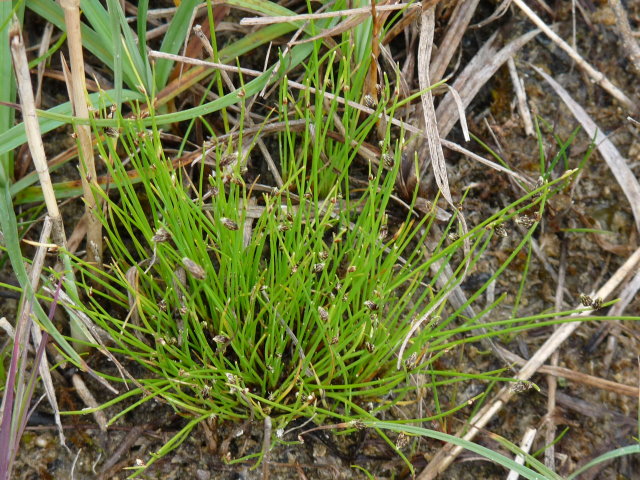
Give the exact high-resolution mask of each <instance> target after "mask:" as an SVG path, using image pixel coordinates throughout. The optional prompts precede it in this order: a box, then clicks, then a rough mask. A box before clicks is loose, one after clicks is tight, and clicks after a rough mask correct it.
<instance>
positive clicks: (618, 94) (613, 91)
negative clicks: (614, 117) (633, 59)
mask: <svg viewBox="0 0 640 480" xmlns="http://www.w3.org/2000/svg"><path fill="white" fill-rule="evenodd" d="M513 3H515V4H516V5H517V6H518V7H519V8H520V10H522V12H523V13H524V14H525V15H526V16H527V17H529V19H530V20H531V21H532V22H533V23H535V24H536V26H537V27H538V28H539V29H540V30H542V31H543V32H544V34H545V35H546V36H547V37H549V39H551V41H552V42H554V43H555V44H556V45H558V46H559V47H560V48H561V49H562V50H564V51H565V52H566V53H567V54H568V55H569V56H570V57H571V59H572V60H573V61H574V62H576V65H578V67H580V68H581V69H582V70H584V71H585V73H586V74H587V75H589V77H591V79H592V80H593V81H594V82H595V83H597V84H598V85H600V86H601V87H602V88H603V89H604V90H606V91H607V92H608V93H609V94H610V95H611V96H613V97H614V98H616V99H617V100H618V101H619V102H620V103H622V104H623V105H624V106H625V107H627V108H628V109H629V110H631V111H632V112H634V111H636V110H637V108H638V106H637V105H636V104H635V102H634V101H633V100H631V99H630V98H629V97H628V96H627V95H626V94H625V93H624V92H623V91H622V90H620V89H619V88H618V87H616V86H615V85H614V84H613V83H611V82H610V81H609V79H608V78H607V77H606V76H605V75H604V74H603V73H602V72H599V71H598V70H596V69H595V68H593V67H592V66H591V65H590V64H589V63H588V62H587V61H586V60H585V59H584V58H582V57H581V56H580V54H578V52H576V51H575V50H574V49H573V48H571V46H570V45H569V44H568V43H567V42H565V41H564V40H563V39H562V38H560V37H559V36H558V35H557V34H556V33H555V32H554V31H553V30H551V28H549V26H548V25H547V24H546V23H545V22H544V21H543V20H542V19H541V18H540V17H538V15H536V14H535V12H534V11H533V10H531V9H530V8H529V7H528V6H527V4H526V3H524V1H523V0H513Z"/></svg>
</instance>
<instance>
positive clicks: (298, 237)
mask: <svg viewBox="0 0 640 480" xmlns="http://www.w3.org/2000/svg"><path fill="white" fill-rule="evenodd" d="M348 63H349V62H345V63H344V65H348ZM348 75H350V72H349V70H348V69H346V68H344V69H341V70H339V71H338V72H336V77H335V80H334V81H333V82H334V83H333V84H334V85H340V82H341V81H342V80H341V79H344V78H346V77H347V76H348ZM319 80H321V79H319ZM285 96H286V95H283V96H282V97H281V98H285ZM288 98H289V100H288V103H289V105H291V104H294V105H297V106H298V107H300V106H301V105H302V106H304V107H305V108H293V109H292V111H293V112H296V113H295V114H296V115H297V117H296V118H295V120H298V119H300V118H302V119H304V120H305V128H304V129H302V132H298V133H296V132H293V131H292V130H291V129H289V128H286V127H285V128H284V130H283V132H282V133H281V134H280V136H279V138H278V142H279V150H278V151H279V152H280V156H281V158H280V160H281V163H282V164H283V165H287V166H288V168H287V170H286V172H287V174H286V176H285V184H284V185H283V186H282V187H281V188H277V189H276V188H270V187H269V188H265V186H263V185H260V184H258V183H256V182H253V183H248V182H247V181H246V180H245V177H244V176H243V174H244V173H245V169H246V162H247V161H248V153H247V152H248V151H249V150H250V147H251V145H252V142H249V144H248V146H247V147H245V148H242V145H243V143H242V141H241V140H238V143H237V144H234V145H222V144H217V145H214V146H213V147H212V148H211V149H210V150H209V152H208V153H207V155H206V158H203V159H202V161H201V162H199V164H198V165H199V166H198V167H197V168H196V169H195V170H194V171H192V172H190V173H188V172H187V170H186V169H183V168H176V167H175V166H174V165H173V163H172V161H171V160H170V159H168V158H166V157H165V155H164V152H163V148H162V144H161V141H160V133H159V131H158V129H157V128H155V127H154V126H152V128H150V129H146V128H145V127H144V126H143V125H142V124H141V123H140V124H138V125H134V124H132V123H125V124H124V129H123V132H122V134H121V136H120V142H119V143H120V145H121V147H122V148H124V149H125V151H126V155H127V157H128V159H129V160H130V164H129V165H130V166H129V167H128V168H129V170H127V168H125V166H124V164H123V163H122V162H114V163H112V164H109V169H110V175H111V178H112V187H111V190H110V192H109V194H107V193H106V192H102V193H101V194H102V196H103V200H104V202H105V205H106V209H105V211H106V214H105V215H104V216H103V217H102V218H101V220H102V222H103V226H104V229H105V232H106V235H107V246H108V252H109V254H110V255H111V263H110V265H109V268H107V271H106V272H105V273H98V272H97V271H95V270H94V269H93V267H92V266H91V265H89V264H87V263H84V262H82V261H81V260H80V259H77V267H78V268H79V272H80V273H81V275H82V276H83V278H84V282H85V283H86V285H92V284H95V283H96V282H97V283H100V284H102V288H100V289H95V290H93V291H92V294H91V295H90V296H88V297H87V304H86V309H87V311H88V313H89V314H90V316H91V318H92V319H93V320H94V321H95V322H96V324H97V325H98V326H99V327H101V328H102V329H104V330H106V331H107V332H108V333H109V334H110V336H111V338H112V339H113V342H115V344H116V347H113V348H112V350H113V351H114V352H115V353H118V354H121V355H124V356H126V357H128V358H129V359H131V360H133V361H135V362H138V363H139V364H140V365H142V366H143V367H144V368H145V369H147V370H148V372H149V375H148V377H146V378H137V379H136V381H135V382H134V383H135V385H132V386H134V387H135V388H134V389H133V390H131V391H129V392H127V393H126V394H125V395H123V396H122V397H121V398H120V400H122V399H124V398H126V397H129V396H131V395H135V394H139V395H141V399H140V400H139V401H138V402H136V404H135V405H136V406H139V405H140V404H142V403H144V402H146V401H149V400H151V399H153V398H158V399H161V400H163V401H166V402H167V403H169V404H171V405H172V406H174V407H175V408H176V409H177V410H179V411H181V412H183V413H189V414H191V416H192V420H191V421H190V422H189V423H188V425H187V426H186V427H185V428H184V429H183V430H182V431H181V432H180V434H178V435H177V436H176V437H174V439H173V440H172V441H171V442H169V443H168V444H167V445H166V446H165V448H163V449H162V450H161V452H159V454H162V453H165V452H166V451H167V450H168V449H169V448H171V447H173V446H175V445H176V444H177V443H178V442H179V441H181V440H182V439H184V438H185V437H186V434H187V433H188V432H189V431H190V430H191V429H192V428H193V427H194V426H195V425H196V424H197V423H198V422H200V421H202V420H204V419H207V418H212V417H213V418H217V419H219V420H221V421H224V420H229V421H237V420H243V419H251V420H260V419H264V418H265V417H271V418H273V419H274V422H275V425H274V426H275V427H276V428H275V429H276V430H278V429H281V428H284V427H285V426H286V425H287V424H288V423H289V422H290V421H291V420H293V419H295V418H299V417H314V418H315V419H316V422H319V423H322V422H327V421H329V420H330V419H333V420H334V421H353V420H354V419H374V418H376V416H378V415H380V414H381V413H382V412H384V411H386V410H388V409H389V408H390V407H392V406H393V405H396V404H398V402H401V401H403V400H407V399H412V398H413V396H414V394H415V391H414V390H415V387H412V386H411V384H410V382H408V379H409V376H410V375H413V374H428V375H430V376H434V375H439V374H441V373H443V372H438V371H437V370H435V369H434V368H433V362H434V360H436V359H437V358H439V357H440V356H441V355H442V354H443V353H444V352H446V351H448V350H449V349H450V348H452V347H453V346H455V345H457V344H460V343H462V342H464V341H465V340H464V339H463V340H460V339H455V338H454V335H455V334H456V333H458V332H461V331H474V330H476V329H477V328H478V321H479V318H480V316H478V318H464V319H463V324H462V325H461V326H458V327H454V326H453V325H452V323H451V321H452V320H453V318H456V317H460V316H461V312H462V310H459V311H457V312H455V314H454V315H451V316H449V317H447V318H445V319H444V320H442V321H440V315H443V316H444V313H443V312H445V307H446V305H447V302H446V299H447V297H448V295H449V293H450V292H451V290H452V289H453V288H455V287H456V286H457V285H458V284H459V283H460V282H461V280H462V276H463V272H464V270H465V266H467V265H469V266H471V267H472V266H473V265H474V263H475V262H476V261H477V259H478V258H479V257H480V256H481V255H482V253H483V252H484V250H485V249H486V248H487V247H488V245H489V244H490V242H491V239H492V237H493V235H494V227H496V226H497V225H499V224H501V223H503V222H506V221H508V220H509V219H510V218H512V217H513V216H516V215H519V214H520V213H522V212H524V211H525V210H526V211H529V210H531V209H533V208H537V209H538V210H539V211H541V209H542V208H543V205H544V202H545V200H546V197H547V196H548V195H549V194H550V193H551V192H552V191H553V189H554V188H556V187H558V184H559V185H560V186H561V185H562V184H563V182H564V181H565V180H566V179H564V178H563V179H559V180H556V181H555V182H552V183H550V184H546V185H543V186H541V187H540V188H539V189H537V190H536V191H534V192H532V193H531V194H529V195H528V196H525V197H524V198H523V199H521V200H520V201H518V202H516V203H515V204H513V205H510V206H509V207H507V208H505V209H503V210H501V211H499V212H497V213H496V214H495V215H494V216H492V217H491V218H488V219H486V220H485V221H484V222H482V223H480V224H479V225H477V226H476V227H475V228H473V229H471V230H470V231H469V233H468V234H467V235H466V237H463V238H459V234H458V233H457V232H454V230H455V217H454V218H452V220H451V222H450V223H449V226H448V227H447V228H446V230H445V232H444V234H443V235H442V236H441V237H436V239H435V242H434V241H431V242H426V240H427V238H428V237H429V236H430V235H432V234H431V229H432V228H431V227H432V225H433V221H434V218H435V217H434V215H433V214H429V215H425V216H423V217H422V218H416V217H414V216H413V215H414V214H413V213H406V214H398V213H397V209H394V208H393V207H392V205H391V202H392V200H391V195H392V192H393V187H394V184H395V182H396V177H397V175H398V168H399V164H400V162H399V161H398V160H399V159H398V158H396V161H395V162H389V161H387V165H388V169H386V170H385V169H384V168H382V167H380V168H378V167H376V166H375V165H374V163H371V162H368V163H367V162H365V163H364V165H363V166H362V164H359V165H358V169H359V170H360V171H362V170H363V168H364V169H365V172H364V175H363V179H366V181H365V182H364V183H363V186H361V187H358V188H354V187H352V186H351V182H350V181H349V175H350V174H351V173H352V172H355V171H356V164H355V158H356V153H354V150H357V146H358V145H359V144H360V143H361V142H362V141H363V140H364V139H365V138H366V137H367V135H368V134H369V133H370V132H371V130H372V129H373V128H375V127H376V124H377V122H376V117H371V118H369V119H365V121H363V122H361V123H360V124H359V127H358V128H357V129H353V131H355V134H354V135H353V137H352V138H351V139H350V140H348V141H345V140H344V139H339V140H335V139H333V138H332V137H331V136H329V135H328V134H327V131H329V130H328V129H327V128H323V129H321V128H318V126H324V123H325V122H327V123H331V122H332V121H334V120H332V119H335V118H336V117H329V118H327V117H325V116H318V115H319V114H318V111H323V107H326V106H325V105H323V104H322V102H321V100H320V101H319V100H317V99H316V102H317V103H316V104H315V108H312V107H311V105H310V104H309V103H305V101H307V102H308V101H309V99H308V97H306V100H305V94H304V93H303V94H302V99H301V100H300V99H297V98H294V97H288ZM318 102H319V103H318ZM331 108H332V107H331V105H329V110H331ZM378 109H379V110H380V111H382V110H385V111H392V110H393V104H389V105H386V104H380V105H379V106H378ZM283 110H286V109H283ZM334 111H337V110H335V109H334ZM309 112H314V113H313V114H309ZM350 116H351V117H354V118H357V116H358V115H357V112H355V111H352V110H351V109H350V107H349V105H345V106H344V107H342V111H341V112H340V116H339V118H342V119H344V121H345V123H346V121H347V119H349V118H350ZM287 121H288V119H287V118H285V124H286V123H287ZM349 121H355V120H349ZM401 141H402V138H400V139H399V140H398V142H397V143H395V145H394V148H393V149H391V148H390V147H389V145H391V144H392V141H391V130H390V129H387V132H386V137H385V140H384V141H383V142H382V143H381V144H382V145H383V151H385V150H386V151H385V153H387V158H388V156H389V155H391V153H390V152H392V151H395V152H399V150H400V147H399V145H400V143H401ZM105 145H106V146H105ZM105 145H103V146H101V147H100V148H101V153H102V155H103V156H104V157H105V158H107V156H108V155H111V157H112V158H114V156H115V155H116V150H115V146H114V145H113V144H112V143H106V144H105ZM245 145H247V144H245ZM351 145H355V146H356V147H355V148H354V147H353V146H351ZM105 148H106V150H105ZM300 152H304V154H303V155H300ZM327 154H329V155H328V157H329V158H330V159H331V161H330V163H329V164H328V165H327V164H326V163H324V162H323V158H327V157H324V156H325V155H327ZM395 156H396V157H398V153H396V154H395ZM131 171H135V172H138V176H137V178H136V181H138V182H139V184H138V185H135V184H134V183H133V182H132V179H131V177H132V176H131V175H130V172H131ZM536 205H537V207H536ZM534 228H535V226H534V225H532V226H531V229H530V230H529V233H528V234H527V236H526V237H525V238H524V239H523V241H522V242H521V243H520V244H519V245H518V247H517V248H516V250H515V251H514V252H513V253H512V255H511V256H509V260H508V261H507V262H506V263H505V265H504V266H503V267H504V268H506V265H507V264H508V262H509V261H510V260H511V259H513V258H514V257H515V255H516V254H517V252H518V251H519V250H520V249H521V248H522V247H523V246H524V245H525V244H526V242H527V240H528V237H529V236H530V235H531V234H532V232H533V230H534ZM449 234H451V235H449ZM464 241H468V242H469V244H470V245H471V248H470V251H469V254H468V255H467V256H464V255H461V251H462V248H461V247H462V245H463V242H464ZM427 243H429V244H435V245H436V246H435V248H432V249H428V248H427V247H426V246H425V245H426V244H427ZM442 261H446V262H449V263H452V264H454V265H456V268H455V269H454V274H453V276H451V277H450V278H448V279H446V280H445V281H444V282H443V281H442V279H441V278H439V277H440V276H441V275H443V271H444V270H443V269H437V268H434V265H439V264H440V263H437V262H442ZM439 280H440V283H439V282H438V281H439ZM437 285H439V287H438V286H437ZM485 287H486V286H485ZM483 288H484V287H483ZM478 294H479V293H478ZM474 298H475V297H474ZM497 303H498V302H496V304H497ZM494 306H495V305H494ZM483 313H486V311H485V312H483ZM513 322H515V320H514V321H513ZM493 334H495V333H493ZM488 335H491V333H487V334H484V336H488ZM482 336H483V335H480V337H482ZM477 338H478V337H476V339H477ZM403 345H404V346H406V348H405V347H403ZM400 355H401V357H399V356H400ZM398 366H399V368H398ZM499 374H500V372H490V373H488V374H480V375H476V376H474V378H476V379H479V380H483V381H486V380H496V379H501V380H504V381H507V380H508V378H501V377H498V375H499ZM463 380H465V378H462V377H458V378H453V379H451V378H449V379H446V380H444V381H442V383H439V382H437V381H436V382H435V383H434V385H433V386H432V387H433V388H437V387H438V385H441V384H444V383H451V382H457V381H463ZM110 403H111V402H110ZM126 411H127V410H125V411H123V412H121V413H120V414H118V415H117V416H116V417H114V418H113V419H112V421H115V420H117V418H119V417H120V416H121V415H122V414H124V413H125V412H126ZM445 414H446V412H442V411H440V410H438V414H437V416H438V417H439V416H442V415H445Z"/></svg>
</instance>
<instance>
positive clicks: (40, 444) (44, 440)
mask: <svg viewBox="0 0 640 480" xmlns="http://www.w3.org/2000/svg"><path fill="white" fill-rule="evenodd" d="M36 445H37V446H38V447H40V448H45V447H46V446H48V445H49V440H47V438H46V437H38V438H36Z"/></svg>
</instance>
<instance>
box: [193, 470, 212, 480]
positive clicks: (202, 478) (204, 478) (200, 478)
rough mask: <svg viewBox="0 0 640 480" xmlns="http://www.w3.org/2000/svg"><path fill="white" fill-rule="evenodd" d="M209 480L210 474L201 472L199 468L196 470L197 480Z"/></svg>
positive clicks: (207, 471) (206, 471)
mask: <svg viewBox="0 0 640 480" xmlns="http://www.w3.org/2000/svg"><path fill="white" fill-rule="evenodd" d="M210 478H211V472H210V471H209V470H202V469H201V468H199V469H198V470H196V479H197V480H209V479H210Z"/></svg>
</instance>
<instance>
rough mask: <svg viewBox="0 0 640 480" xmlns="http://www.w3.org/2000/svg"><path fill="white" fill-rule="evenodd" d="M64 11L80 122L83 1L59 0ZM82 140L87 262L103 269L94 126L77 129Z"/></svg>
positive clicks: (83, 114) (84, 115)
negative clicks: (81, 4) (95, 187)
mask: <svg viewBox="0 0 640 480" xmlns="http://www.w3.org/2000/svg"><path fill="white" fill-rule="evenodd" d="M60 5H61V6H62V9H63V10H64V20H65V24H66V26H67V43H68V46H69V56H70V61H71V87H70V89H71V92H72V94H73V95H72V98H71V103H72V105H73V112H74V115H75V116H76V117H78V118H81V119H88V118H89V109H88V107H87V87H86V85H85V73H84V58H83V54H82V37H81V34H80V1H79V0H60ZM75 128H76V131H77V134H78V140H79V146H80V148H79V152H78V153H79V157H80V179H81V181H82V190H83V192H84V201H85V212H86V215H87V219H88V225H87V261H89V262H90V263H93V264H94V265H95V266H96V267H97V268H101V266H102V225H101V223H100V220H99V219H98V217H97V216H96V214H95V210H96V208H99V206H98V203H97V199H96V197H95V195H94V193H93V191H92V188H91V186H92V184H93V183H94V182H95V179H96V166H95V162H94V158H93V142H92V141H91V127H90V126H89V125H76V126H75Z"/></svg>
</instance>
